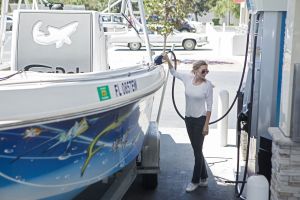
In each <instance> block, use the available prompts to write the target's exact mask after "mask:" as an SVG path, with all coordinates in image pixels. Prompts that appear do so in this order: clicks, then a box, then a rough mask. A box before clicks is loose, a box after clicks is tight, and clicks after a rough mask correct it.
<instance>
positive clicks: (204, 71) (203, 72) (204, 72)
mask: <svg viewBox="0 0 300 200" xmlns="http://www.w3.org/2000/svg"><path fill="white" fill-rule="evenodd" d="M208 72H209V71H208V70H205V69H204V70H202V71H201V74H208Z"/></svg>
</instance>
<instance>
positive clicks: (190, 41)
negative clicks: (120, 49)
mask: <svg viewBox="0 0 300 200" xmlns="http://www.w3.org/2000/svg"><path fill="white" fill-rule="evenodd" d="M148 35H149V40H150V43H151V45H153V46H163V42H164V39H163V36H162V35H159V34H157V33H154V32H149V34H148ZM139 36H140V38H139V37H138V36H137V33H136V32H135V31H133V30H130V31H128V32H127V33H126V34H119V35H111V36H110V40H109V43H110V44H113V45H122V46H127V47H129V49H130V50H139V49H140V48H141V47H142V46H144V45H145V42H144V35H143V34H142V33H139ZM207 43H208V41H207V36H206V35H204V34H197V33H181V32H179V31H176V30H175V31H174V32H173V33H172V34H171V35H169V36H168V37H167V43H166V45H167V46H172V45H173V44H175V46H182V47H183V48H184V49H185V50H194V49H195V48H196V46H203V45H206V44H207Z"/></svg>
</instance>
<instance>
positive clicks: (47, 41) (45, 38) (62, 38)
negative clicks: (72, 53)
mask: <svg viewBox="0 0 300 200" xmlns="http://www.w3.org/2000/svg"><path fill="white" fill-rule="evenodd" d="M42 25H43V22H41V21H38V22H37V23H36V24H35V25H34V26H33V29H32V37H33V40H34V41H35V42H36V43H37V44H40V45H52V44H55V47H56V48H60V47H62V46H63V44H64V43H66V44H68V45H70V44H72V41H71V39H70V36H71V35H72V34H73V33H74V32H75V31H76V30H77V26H78V22H72V23H70V24H67V25H65V26H63V27H61V28H55V27H53V26H48V27H47V30H48V32H49V34H46V33H45V32H43V31H40V28H41V26H42Z"/></svg>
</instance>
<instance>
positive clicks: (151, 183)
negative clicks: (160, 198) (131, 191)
mask: <svg viewBox="0 0 300 200" xmlns="http://www.w3.org/2000/svg"><path fill="white" fill-rule="evenodd" d="M142 178H143V179H142V182H143V187H144V188H145V189H149V190H154V189H155V188H156V187H157V183H158V177H157V174H143V177H142Z"/></svg>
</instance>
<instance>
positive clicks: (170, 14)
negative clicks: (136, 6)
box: [144, 0, 195, 51]
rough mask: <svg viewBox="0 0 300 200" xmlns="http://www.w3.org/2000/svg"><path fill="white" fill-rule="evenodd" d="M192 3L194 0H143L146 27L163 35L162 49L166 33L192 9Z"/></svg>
mask: <svg viewBox="0 0 300 200" xmlns="http://www.w3.org/2000/svg"><path fill="white" fill-rule="evenodd" d="M194 3H195V0H144V5H145V11H146V21H147V25H148V28H149V29H150V30H152V31H156V32H157V33H158V34H160V35H162V36H163V37H164V51H165V49H166V41H167V37H168V35H170V34H171V33H172V32H173V30H174V29H177V28H179V26H180V24H181V23H182V21H183V20H184V18H186V17H187V15H188V14H189V13H190V12H192V11H193V6H194V5H195V4H194ZM150 13H151V14H150Z"/></svg>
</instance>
